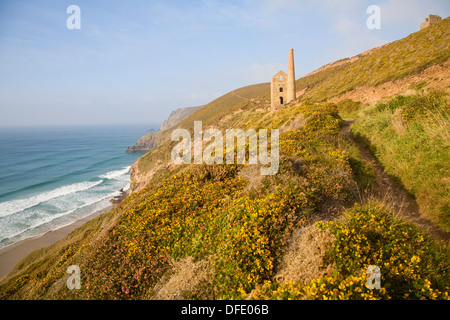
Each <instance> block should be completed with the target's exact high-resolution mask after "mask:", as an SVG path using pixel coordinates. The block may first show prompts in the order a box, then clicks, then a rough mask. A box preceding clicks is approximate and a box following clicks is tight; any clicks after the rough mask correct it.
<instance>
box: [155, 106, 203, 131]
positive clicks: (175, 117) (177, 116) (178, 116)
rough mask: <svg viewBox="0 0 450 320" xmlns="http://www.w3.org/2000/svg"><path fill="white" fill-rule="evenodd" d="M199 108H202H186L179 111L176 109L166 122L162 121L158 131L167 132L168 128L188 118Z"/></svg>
mask: <svg viewBox="0 0 450 320" xmlns="http://www.w3.org/2000/svg"><path fill="white" fill-rule="evenodd" d="M201 107H202V106H198V107H188V108H179V109H176V110H174V111H172V113H171V114H170V116H169V117H168V118H167V119H166V120H164V122H163V123H162V124H161V127H160V128H159V131H164V130H167V129H169V128H172V127H173V126H175V125H176V124H178V123H180V122H181V120H183V119H185V118H186V117H187V116H189V115H190V114H192V113H194V112H195V111H197V110H198V109H199V108H201Z"/></svg>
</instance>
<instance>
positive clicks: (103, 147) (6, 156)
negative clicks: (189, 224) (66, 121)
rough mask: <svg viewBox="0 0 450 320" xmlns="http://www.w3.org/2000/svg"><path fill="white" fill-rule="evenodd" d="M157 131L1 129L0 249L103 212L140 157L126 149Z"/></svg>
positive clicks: (124, 128) (126, 184)
mask: <svg viewBox="0 0 450 320" xmlns="http://www.w3.org/2000/svg"><path fill="white" fill-rule="evenodd" d="M158 127H159V126H158V125H156V124H154V125H126V126H125V125H124V126H118V125H116V126H113V125H109V126H107V125H102V126H72V127H10V128H0V154H1V157H0V249H3V248H5V247H7V246H10V245H13V244H15V243H17V242H19V241H22V240H24V239H27V238H31V237H36V236H40V235H43V234H45V233H47V232H49V231H52V230H56V229H59V228H62V227H64V226H67V225H69V224H71V223H73V222H75V221H77V220H79V219H82V218H84V217H86V216H89V215H91V214H92V213H94V212H96V211H98V210H102V209H104V208H106V207H108V206H109V205H110V200H111V199H112V198H113V197H114V196H117V195H119V194H120V191H119V190H120V189H123V190H124V191H125V190H127V189H129V187H130V174H129V170H130V167H131V165H132V164H133V163H134V162H135V161H136V160H137V159H138V158H139V157H140V156H141V155H142V154H141V153H126V152H125V149H126V148H127V147H128V146H129V145H134V144H135V143H136V141H137V140H138V139H139V138H141V137H142V136H143V135H145V134H146V133H148V130H152V129H153V130H157V129H158Z"/></svg>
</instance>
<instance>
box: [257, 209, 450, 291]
mask: <svg viewBox="0 0 450 320" xmlns="http://www.w3.org/2000/svg"><path fill="white" fill-rule="evenodd" d="M317 226H318V227H319V228H320V229H321V230H327V231H329V232H331V234H333V235H334V237H335V240H334V241H333V242H330V243H329V249H328V250H327V252H326V254H325V256H324V257H323V266H324V267H325V266H327V265H332V266H333V270H331V271H330V272H329V274H328V275H326V276H323V277H320V278H316V279H313V280H311V281H309V282H294V281H288V282H286V283H283V284H280V283H277V282H270V281H268V282H266V283H265V284H264V285H263V286H261V287H260V288H258V292H257V293H256V294H255V295H254V297H255V298H265V299H267V298H270V299H448V292H449V289H450V278H449V274H448V266H449V265H448V261H449V258H450V256H449V253H448V250H447V248H446V247H444V246H443V245H441V244H438V243H436V242H435V241H434V240H432V239H431V238H430V236H429V235H428V234H426V233H425V232H423V231H421V230H419V229H418V228H417V227H416V226H414V225H412V224H409V223H406V222H405V221H403V220H400V219H398V218H394V216H393V214H392V213H391V212H389V211H388V210H387V209H386V208H384V207H383V206H382V205H380V204H374V203H372V204H368V205H364V206H359V205H358V206H355V207H354V208H353V209H351V210H349V211H347V212H345V218H344V219H341V220H340V221H336V222H333V221H330V222H322V221H319V222H317ZM371 265H376V266H378V267H379V268H380V270H381V288H380V289H376V288H372V289H370V288H369V287H368V286H367V280H368V279H369V275H368V274H367V273H366V271H367V268H368V266H371Z"/></svg>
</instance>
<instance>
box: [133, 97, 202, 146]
mask: <svg viewBox="0 0 450 320" xmlns="http://www.w3.org/2000/svg"><path fill="white" fill-rule="evenodd" d="M201 107H202V106H198V107H188V108H179V109H176V110H174V111H172V113H171V114H170V116H169V117H168V118H167V119H166V120H164V122H163V123H162V124H161V126H160V128H159V132H154V133H148V134H146V135H145V136H143V137H142V138H140V139H139V140H138V142H136V144H135V145H134V146H129V147H128V148H127V150H126V152H149V151H150V150H153V149H155V148H156V147H157V146H158V144H159V143H160V140H161V134H160V132H161V131H164V130H167V129H170V128H172V127H173V126H175V125H177V124H178V123H180V122H181V121H182V120H183V119H185V118H186V117H188V116H189V115H191V114H192V113H194V112H195V111H197V110H198V109H199V108H201Z"/></svg>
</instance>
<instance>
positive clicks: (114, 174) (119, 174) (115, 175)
mask: <svg viewBox="0 0 450 320" xmlns="http://www.w3.org/2000/svg"><path fill="white" fill-rule="evenodd" d="M130 168H131V166H128V167H123V168H122V169H121V170H114V171H110V172H107V173H105V174H102V175H100V176H98V177H99V178H102V179H109V180H111V179H119V180H122V179H120V178H124V177H126V174H127V173H128V172H129V171H130Z"/></svg>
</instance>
